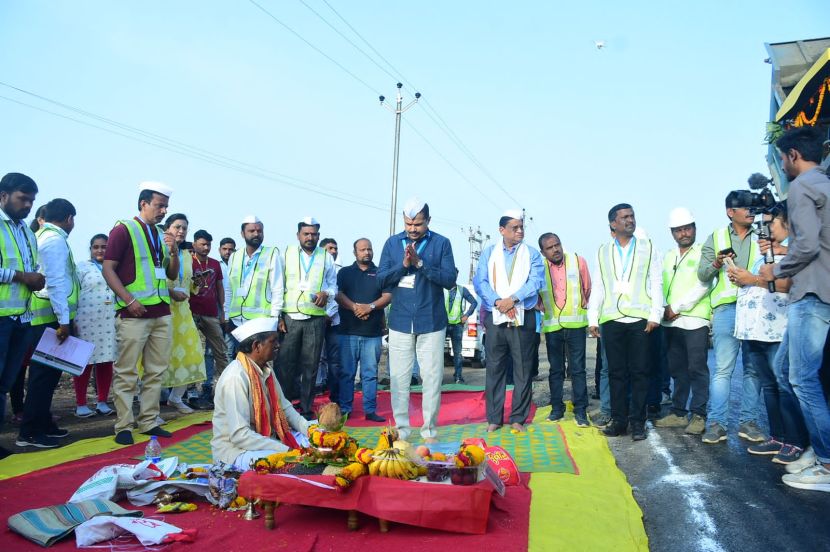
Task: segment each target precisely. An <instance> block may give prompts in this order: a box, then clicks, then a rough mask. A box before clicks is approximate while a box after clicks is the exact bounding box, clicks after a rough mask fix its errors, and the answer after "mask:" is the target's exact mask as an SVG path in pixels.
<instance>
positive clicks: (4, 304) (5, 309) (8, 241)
mask: <svg viewBox="0 0 830 552" xmlns="http://www.w3.org/2000/svg"><path fill="white" fill-rule="evenodd" d="M10 223H11V221H10V220H8V219H3V220H2V221H0V255H2V257H0V266H2V267H3V268H8V269H9V270H17V271H20V272H25V271H26V268H25V267H26V265H25V264H24V263H23V254H22V252H21V251H20V249H19V248H18V247H17V240H15V239H14V233H12V229H11V226H10ZM23 231H24V232H25V234H26V239H27V240H28V242H29V251H28V252H27V253H30V254H31V256H32V266H33V267H34V266H36V265H37V239H36V238H35V235H34V234H33V233H32V231H31V230H29V227H28V226H26V225H25V224H24V225H23ZM31 296H32V292H31V290H30V289H29V288H28V287H26V286H25V285H24V284H21V283H19V282H9V283H8V284H0V316H18V315H21V314H23V313H25V312H26V310H27V309H28V308H29V298H30V297H31Z"/></svg>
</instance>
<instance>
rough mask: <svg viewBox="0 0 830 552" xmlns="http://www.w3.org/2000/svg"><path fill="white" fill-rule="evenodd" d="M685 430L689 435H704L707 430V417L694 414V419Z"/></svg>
mask: <svg viewBox="0 0 830 552" xmlns="http://www.w3.org/2000/svg"><path fill="white" fill-rule="evenodd" d="M685 431H686V433H688V434H689V435H702V434H703V432H704V431H706V418H704V417H703V416H701V415H700V414H692V419H691V421H690V422H689V425H687V426H686V429H685Z"/></svg>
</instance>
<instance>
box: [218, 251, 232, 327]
mask: <svg viewBox="0 0 830 552" xmlns="http://www.w3.org/2000/svg"><path fill="white" fill-rule="evenodd" d="M219 268H220V269H222V290H223V291H224V292H225V305H227V304H228V297H230V296H231V280H230V278H228V263H226V262H225V261H223V260H221V259H220V260H219ZM225 305H222V306H223V308H224V306H225ZM227 317H228V311H227V309H226V310H225V318H227Z"/></svg>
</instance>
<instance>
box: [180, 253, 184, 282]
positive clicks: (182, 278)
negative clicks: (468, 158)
mask: <svg viewBox="0 0 830 552" xmlns="http://www.w3.org/2000/svg"><path fill="white" fill-rule="evenodd" d="M183 280H184V251H182V250H181V249H180V250H179V283H182V281H183Z"/></svg>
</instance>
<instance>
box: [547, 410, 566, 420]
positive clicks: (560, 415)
mask: <svg viewBox="0 0 830 552" xmlns="http://www.w3.org/2000/svg"><path fill="white" fill-rule="evenodd" d="M564 419H565V413H564V412H554V411H553V410H551V411H550V414H548V421H549V422H561V421H562V420H564Z"/></svg>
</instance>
